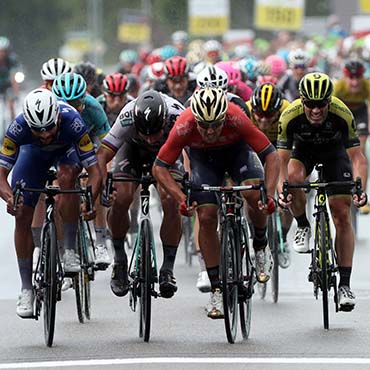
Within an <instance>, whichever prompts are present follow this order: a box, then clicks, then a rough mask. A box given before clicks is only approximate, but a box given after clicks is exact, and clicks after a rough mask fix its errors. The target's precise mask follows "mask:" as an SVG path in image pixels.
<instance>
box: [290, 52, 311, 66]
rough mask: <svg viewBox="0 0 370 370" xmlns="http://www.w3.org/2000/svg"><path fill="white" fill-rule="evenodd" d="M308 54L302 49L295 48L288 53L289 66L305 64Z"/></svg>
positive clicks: (306, 63) (307, 60)
mask: <svg viewBox="0 0 370 370" xmlns="http://www.w3.org/2000/svg"><path fill="white" fill-rule="evenodd" d="M309 59H310V58H309V56H308V54H307V53H306V52H305V51H304V50H303V49H295V50H292V51H291V52H290V53H289V56H288V60H289V65H290V66H291V67H294V66H298V65H300V66H307V65H308V62H309Z"/></svg>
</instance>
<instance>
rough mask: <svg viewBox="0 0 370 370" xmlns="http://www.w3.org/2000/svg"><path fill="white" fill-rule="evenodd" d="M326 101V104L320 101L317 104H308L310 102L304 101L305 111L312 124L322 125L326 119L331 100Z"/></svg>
mask: <svg viewBox="0 0 370 370" xmlns="http://www.w3.org/2000/svg"><path fill="white" fill-rule="evenodd" d="M325 103H326V104H325V105H324V102H323V103H320V101H318V102H317V105H316V106H307V104H308V102H305V101H303V107H304V112H305V114H306V117H307V119H308V121H309V122H310V123H311V125H313V126H320V125H321V124H322V123H323V122H324V121H325V119H326V117H327V115H328V111H329V102H328V101H325ZM313 104H314V103H313Z"/></svg>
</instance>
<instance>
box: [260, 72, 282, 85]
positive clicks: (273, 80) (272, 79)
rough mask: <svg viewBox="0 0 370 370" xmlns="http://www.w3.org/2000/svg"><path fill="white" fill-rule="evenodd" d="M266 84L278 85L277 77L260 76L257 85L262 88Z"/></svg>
mask: <svg viewBox="0 0 370 370" xmlns="http://www.w3.org/2000/svg"><path fill="white" fill-rule="evenodd" d="M266 82H269V83H272V84H273V85H276V84H277V82H278V79H277V78H276V77H275V76H269V75H266V76H263V75H260V76H258V77H257V82H256V85H258V86H260V85H262V84H264V83H266Z"/></svg>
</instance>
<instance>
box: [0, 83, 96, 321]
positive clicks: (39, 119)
mask: <svg viewBox="0 0 370 370" xmlns="http://www.w3.org/2000/svg"><path fill="white" fill-rule="evenodd" d="M27 144H30V145H27ZM53 164H55V165H56V166H57V171H58V172H57V177H58V182H59V185H60V187H61V188H62V189H71V188H74V185H75V181H76V177H77V175H78V172H79V171H80V170H81V167H82V166H83V167H85V168H86V169H87V171H88V173H89V183H90V184H91V185H92V189H93V198H94V199H96V198H97V196H98V193H99V189H100V181H101V180H100V174H99V167H98V165H97V161H96V156H95V153H94V147H93V145H92V142H91V140H90V137H89V135H88V133H87V130H86V127H85V125H84V124H83V122H82V119H81V116H80V115H79V114H78V113H77V112H76V110H75V109H73V108H71V107H70V106H69V105H67V104H65V103H63V102H58V101H57V100H56V98H55V96H54V95H53V93H52V92H51V91H49V90H46V89H36V90H33V91H31V92H30V93H29V94H28V95H27V96H26V98H25V100H24V104H23V113H21V114H19V115H17V117H16V118H15V120H14V121H13V122H12V123H11V124H10V125H9V127H8V130H7V133H6V136H5V139H4V142H3V145H2V147H1V149H0V196H1V198H2V199H3V200H4V201H5V202H6V204H7V212H8V213H10V214H11V215H13V216H15V235H14V242H15V248H16V253H17V258H18V267H19V272H20V277H21V282H22V289H21V294H20V295H19V299H18V302H17V309H16V312H17V314H18V315H19V316H20V317H22V318H25V317H30V316H32V315H33V301H34V295H33V290H32V253H33V241H32V233H31V222H32V217H33V212H34V207H35V205H36V203H37V200H38V194H37V193H24V194H23V197H22V200H21V201H20V202H19V204H18V205H17V209H16V211H13V194H12V188H13V187H14V186H15V184H16V183H17V182H18V181H21V182H22V184H24V185H25V186H26V187H33V188H42V187H43V186H44V184H45V181H46V178H47V172H48V169H49V168H50V166H51V165H53ZM13 166H14V167H13ZM71 166H72V169H73V170H72V171H71V170H70V168H71ZM12 169H13V175H12V188H11V187H10V186H9V183H8V181H7V177H8V175H9V172H10V171H11V170H12ZM73 200H74V195H64V196H62V197H60V200H59V202H58V208H59V210H60V213H61V216H62V219H63V233H64V244H65V249H66V253H65V255H64V269H65V271H66V272H69V273H77V272H78V271H79V269H80V263H79V258H78V256H77V254H76V253H75V245H76V231H77V219H78V214H79V210H78V207H76V206H75V205H76V204H77V205H78V204H79V202H78V201H77V202H73ZM84 209H86V208H84ZM94 213H95V211H94V210H93V211H92V212H90V213H89V214H87V213H86V212H85V216H86V217H89V218H91V217H93V216H94Z"/></svg>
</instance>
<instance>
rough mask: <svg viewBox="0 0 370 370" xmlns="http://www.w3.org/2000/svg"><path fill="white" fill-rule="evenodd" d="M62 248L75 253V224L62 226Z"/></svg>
mask: <svg viewBox="0 0 370 370" xmlns="http://www.w3.org/2000/svg"><path fill="white" fill-rule="evenodd" d="M63 235H64V248H65V249H71V250H73V251H76V236H77V223H75V224H69V223H67V224H63Z"/></svg>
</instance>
